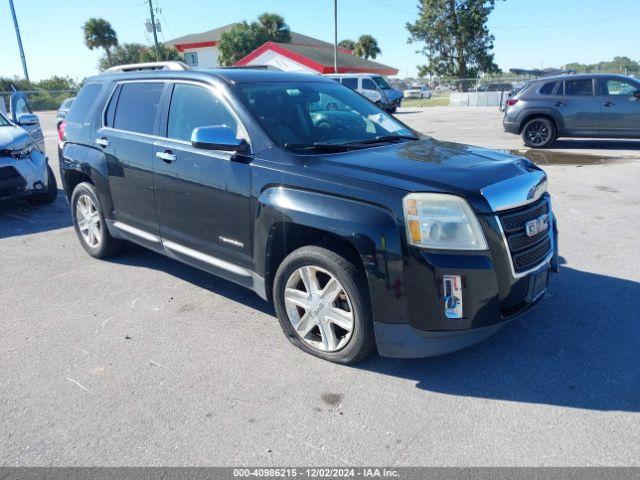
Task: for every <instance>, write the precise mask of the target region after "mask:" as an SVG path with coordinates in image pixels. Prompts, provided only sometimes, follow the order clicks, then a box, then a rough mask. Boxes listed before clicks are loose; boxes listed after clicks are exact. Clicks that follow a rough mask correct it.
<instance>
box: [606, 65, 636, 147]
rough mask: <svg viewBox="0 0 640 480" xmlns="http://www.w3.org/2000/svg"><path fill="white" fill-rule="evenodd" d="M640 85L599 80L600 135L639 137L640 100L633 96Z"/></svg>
mask: <svg viewBox="0 0 640 480" xmlns="http://www.w3.org/2000/svg"><path fill="white" fill-rule="evenodd" d="M638 90H640V85H637V84H635V83H634V82H632V81H629V80H626V79H621V78H615V77H612V78H602V79H600V94H601V96H600V102H601V104H600V106H601V113H602V115H601V117H600V135H601V136H603V137H640V100H639V99H637V98H636V97H635V96H634V93H635V92H636V91H638Z"/></svg>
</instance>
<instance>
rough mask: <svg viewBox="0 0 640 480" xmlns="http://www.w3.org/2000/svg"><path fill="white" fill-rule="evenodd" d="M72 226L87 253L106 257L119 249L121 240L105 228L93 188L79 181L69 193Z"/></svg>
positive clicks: (96, 256)
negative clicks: (70, 193)
mask: <svg viewBox="0 0 640 480" xmlns="http://www.w3.org/2000/svg"><path fill="white" fill-rule="evenodd" d="M71 213H72V217H73V226H74V227H75V230H76V235H77V236H78V239H79V240H80V244H81V245H82V247H83V248H84V249H85V250H86V251H87V253H88V254H89V255H91V256H92V257H95V258H106V257H108V256H110V255H113V254H114V253H116V252H117V251H118V250H120V249H121V247H122V245H123V242H122V240H118V239H116V238H113V237H112V236H111V234H110V233H109V230H108V229H107V224H106V222H105V220H104V215H103V213H102V208H101V206H100V202H99V201H98V195H97V193H96V191H95V188H94V187H93V185H91V184H90V183H85V182H83V183H79V184H78V185H77V186H76V188H75V189H74V190H73V194H72V195H71Z"/></svg>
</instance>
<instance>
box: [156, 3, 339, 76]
mask: <svg viewBox="0 0 640 480" xmlns="http://www.w3.org/2000/svg"><path fill="white" fill-rule="evenodd" d="M149 1H151V0H149ZM333 73H338V0H333Z"/></svg>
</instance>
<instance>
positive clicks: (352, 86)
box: [342, 78, 358, 90]
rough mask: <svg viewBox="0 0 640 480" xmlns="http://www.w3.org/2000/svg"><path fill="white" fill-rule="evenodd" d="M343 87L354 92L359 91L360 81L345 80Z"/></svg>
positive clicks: (355, 79) (343, 80) (354, 79)
mask: <svg viewBox="0 0 640 480" xmlns="http://www.w3.org/2000/svg"><path fill="white" fill-rule="evenodd" d="M342 85H344V86H345V87H349V88H350V89H352V90H357V89H358V79H357V78H343V79H342Z"/></svg>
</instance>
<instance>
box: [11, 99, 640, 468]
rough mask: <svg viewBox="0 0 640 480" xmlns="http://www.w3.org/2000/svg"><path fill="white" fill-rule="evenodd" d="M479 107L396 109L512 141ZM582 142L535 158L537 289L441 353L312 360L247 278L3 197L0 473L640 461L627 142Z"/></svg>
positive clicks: (63, 207) (639, 174) (471, 137)
mask: <svg viewBox="0 0 640 480" xmlns="http://www.w3.org/2000/svg"><path fill="white" fill-rule="evenodd" d="M481 110H483V109H480V110H474V109H467V111H466V114H468V115H470V116H471V117H472V119H469V118H467V117H465V112H464V111H460V110H458V109H453V110H447V109H446V108H434V109H426V110H424V111H409V112H413V113H407V112H406V111H404V112H402V111H401V112H400V113H399V117H400V118H402V119H403V120H404V121H406V122H408V123H409V124H411V125H413V126H415V127H416V128H418V129H420V130H422V131H424V132H426V133H429V134H433V135H435V136H439V137H441V138H445V139H447V140H457V141H467V142H468V143H475V144H480V145H484V146H491V147H500V148H505V149H512V148H519V147H521V143H520V142H519V139H518V137H516V136H508V135H507V134H504V133H502V132H501V131H500V128H499V127H500V125H499V113H498V112H497V111H494V112H492V111H490V110H488V109H485V111H484V112H483V111H481ZM453 116H457V117H461V118H463V119H464V122H462V123H461V122H456V121H453V120H452V118H453ZM53 118H54V117H53V114H52V113H51V112H45V113H44V114H42V115H41V119H42V120H43V124H44V126H45V130H46V140H47V152H48V153H49V155H50V156H51V157H52V158H51V163H52V165H53V166H54V169H55V170H57V158H56V153H55V152H56V149H55V142H56V134H55V128H54V121H53ZM472 126H473V127H474V128H471V127H472ZM580 142H581V143H580ZM580 142H570V141H569V146H570V147H571V148H568V147H567V146H566V145H567V143H566V142H565V144H564V145H565V147H564V148H563V145H562V144H561V145H560V146H559V148H558V149H557V150H555V152H556V154H557V153H558V152H559V153H560V154H561V155H562V154H564V155H567V158H568V155H570V154H575V155H578V156H580V155H581V156H583V157H584V156H586V157H585V159H583V161H582V163H581V162H579V161H577V159H575V158H574V159H573V160H576V161H573V162H567V163H572V164H569V165H558V164H557V163H558V162H557V161H556V162H555V163H556V164H552V165H549V166H547V167H545V168H546V170H547V172H548V174H549V177H550V189H551V192H552V194H553V204H554V209H555V212H556V215H557V216H558V218H559V226H560V235H561V237H560V249H561V255H562V258H563V265H562V271H561V273H560V274H559V275H555V276H554V277H552V279H551V285H550V291H549V293H548V294H547V296H546V297H545V298H544V300H543V301H542V302H541V304H540V305H539V307H538V308H537V309H536V310H535V311H534V312H532V313H530V314H529V315H527V316H526V317H525V318H523V319H522V320H520V321H518V322H516V323H514V324H511V325H509V326H508V327H506V328H505V329H503V330H502V331H501V332H500V333H499V334H497V335H496V336H495V337H493V338H491V339H489V340H488V341H485V342H484V343H482V344H480V345H477V346H475V347H472V348H469V349H467V350H464V351H462V352H458V353H454V354H450V355H446V356H443V357H439V358H433V359H422V360H393V359H386V358H380V357H377V356H374V357H373V358H371V359H370V360H368V361H366V362H364V363H362V364H360V365H358V366H357V367H343V366H338V365H334V364H331V363H328V362H324V361H322V360H319V359H316V358H314V357H311V356H309V355H306V354H304V353H303V352H301V351H299V350H297V349H296V348H294V347H293V346H291V345H290V344H289V342H288V341H287V340H286V339H285V338H284V336H283V334H282V333H281V331H280V327H279V326H278V323H277V320H276V318H275V317H274V313H273V309H272V307H271V306H270V305H268V304H267V303H265V302H264V301H262V300H261V299H260V298H258V297H257V296H256V295H254V294H253V293H251V292H249V291H247V290H244V289H242V288H241V287H238V286H235V285H233V284H230V283H228V282H226V281H224V280H221V279H219V278H216V277H214V276H211V275H207V274H205V273H202V272H200V271H198V270H195V269H193V268H191V267H188V266H185V265H182V264H180V263H177V262H175V261H173V260H170V259H167V258H165V257H162V256H160V255H157V254H154V253H151V252H148V251H145V250H143V249H141V248H138V247H135V246H131V247H129V248H128V249H127V250H126V251H125V252H124V253H123V254H122V255H121V256H119V257H116V258H113V259H110V260H108V261H100V260H94V259H92V258H90V257H89V256H88V255H87V254H86V253H85V252H84V250H83V249H82V248H81V247H80V245H79V243H78V241H77V239H76V237H75V233H74V231H73V228H72V227H71V220H70V214H69V207H68V205H67V202H66V200H65V198H64V196H63V195H62V194H61V195H60V196H59V199H58V201H57V202H56V203H55V204H54V205H50V206H45V207H39V208H32V207H29V206H28V205H27V204H26V203H12V204H10V205H3V206H1V207H0V419H1V421H0V465H4V466H21V465H29V466H34V465H37V466H46V465H55V466H90V465H91V466H93V465H98V466H190V465H225V466H233V465H279V466H291V465H297V466H302V465H316V466H317V465H387V466H394V465H395V466H454V465H455V466H468V465H472V466H484V465H491V466H506V465H511V466H534V465H545V466H569V465H571V466H587V465H590V466H592V465H598V466H605V465H636V466H638V465H640V455H639V447H638V445H640V414H639V412H640V361H639V360H640V353H639V352H640V348H639V347H640V314H639V312H640V254H639V252H638V246H639V245H640V208H638V205H640V188H639V186H640V158H638V157H640V155H639V153H640V142H624V141H623V142H617V143H616V142H613V143H612V142H602V141H586V142H585V141H580ZM612 144H613V145H614V146H615V145H617V146H618V148H612ZM567 150H570V151H567ZM552 155H553V153H552ZM594 156H595V157H598V158H600V160H598V161H596V162H590V161H589V159H588V158H587V157H594ZM554 158H556V157H554ZM592 160H593V159H592ZM559 163H562V162H559Z"/></svg>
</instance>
